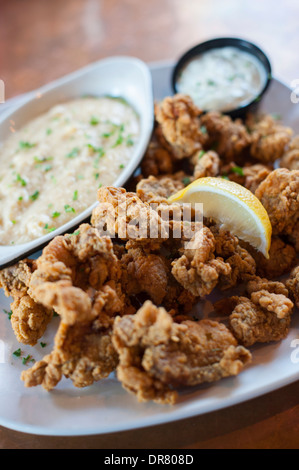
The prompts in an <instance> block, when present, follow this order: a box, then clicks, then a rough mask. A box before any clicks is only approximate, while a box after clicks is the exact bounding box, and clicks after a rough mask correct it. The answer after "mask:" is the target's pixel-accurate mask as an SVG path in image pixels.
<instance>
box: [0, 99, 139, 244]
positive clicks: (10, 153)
mask: <svg viewBox="0 0 299 470" xmlns="http://www.w3.org/2000/svg"><path fill="white" fill-rule="evenodd" d="M139 134H140V121H139V117H138V116H137V114H136V113H135V111H134V110H133V109H132V108H131V106H129V105H128V104H127V103H126V102H125V101H124V100H122V99H115V98H109V97H103V98H81V99H77V100H73V101H70V102H67V103H63V104H59V105H56V106H54V107H53V108H51V109H50V110H49V111H48V112H47V113H45V114H43V115H41V116H39V117H38V118H36V119H34V120H32V121H30V122H28V124H27V125H26V126H24V127H23V128H22V129H20V130H18V131H16V132H14V133H13V134H12V135H11V136H10V137H9V138H8V139H7V140H6V141H5V142H4V143H3V145H2V147H1V148H0V244H1V245H10V244H20V243H25V242H28V241H30V240H33V239H36V238H39V237H41V236H42V235H45V234H47V233H49V232H51V231H53V230H54V229H55V228H57V227H60V226H61V225H63V224H65V223H66V222H68V221H69V220H71V219H72V218H74V217H75V216H76V215H78V214H80V213H81V212H82V211H84V210H85V209H87V208H88V207H89V206H90V205H91V204H93V203H94V202H95V201H96V192H97V189H98V188H99V187H100V186H101V185H111V184H112V183H113V182H114V181H115V180H116V178H117V177H118V176H119V174H120V173H121V172H122V171H123V169H124V168H125V166H126V165H127V163H128V162H129V161H130V158H131V156H132V153H133V151H134V149H135V146H136V144H137V141H138V138H139Z"/></svg>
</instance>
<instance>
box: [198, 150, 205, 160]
mask: <svg viewBox="0 0 299 470" xmlns="http://www.w3.org/2000/svg"><path fill="white" fill-rule="evenodd" d="M205 153H206V152H205V151H204V150H201V151H200V152H199V154H198V160H199V159H200V158H202V157H203V156H204V154H205Z"/></svg>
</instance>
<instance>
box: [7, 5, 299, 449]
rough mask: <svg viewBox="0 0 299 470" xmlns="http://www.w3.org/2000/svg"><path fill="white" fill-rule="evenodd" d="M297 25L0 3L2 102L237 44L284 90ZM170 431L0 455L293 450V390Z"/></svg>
mask: <svg viewBox="0 0 299 470" xmlns="http://www.w3.org/2000/svg"><path fill="white" fill-rule="evenodd" d="M298 17H299V3H298V2H297V0H285V1H284V2H273V0H263V1H260V0H242V2H241V1H239V0H225V1H223V0H184V1H182V0H150V1H145V0H64V1H61V0H51V1H47V0H1V4H0V78H1V79H2V80H4V82H5V87H6V99H8V98H10V97H13V96H15V95H18V94H20V93H24V92H26V91H29V90H32V89H34V88H36V87H39V86H41V85H43V84H45V83H47V82H49V81H51V80H53V79H55V78H58V77H60V76H62V75H64V74H66V73H69V72H72V71H74V70H76V69H78V68H80V67H82V66H84V65H86V64H88V63H90V62H93V61H95V60H98V59H101V58H103V57H107V56H111V55H120V54H126V55H132V56H136V57H139V58H140V59H142V60H144V61H146V62H152V61H159V60H169V59H170V60H175V59H177V58H178V57H179V56H180V55H181V54H182V53H183V52H184V51H185V50H186V49H188V48H189V47H191V46H193V45H195V44H197V43H199V42H201V41H203V40H206V39H209V38H212V37H217V36H239V37H243V38H245V39H249V40H252V41H253V42H255V43H257V44H258V45H260V46H261V47H262V48H263V49H264V50H265V52H266V53H267V54H268V55H269V57H270V60H271V62H272V66H273V72H274V75H275V76H277V77H278V78H280V79H282V80H284V81H285V82H286V83H288V84H290V82H291V81H292V80H294V79H296V78H299V55H298V43H299V27H298V26H299V25H298ZM177 426H178V425H177V424H176V423H171V424H165V425H161V426H156V427H151V428H147V429H142V430H136V431H129V432H122V433H114V434H109V435H104V436H88V437H80V438H79V437H75V438H71V437H66V438H63V437H50V438H49V437H43V436H33V435H29V434H22V433H19V432H15V431H11V430H8V429H6V428H1V427H0V448H3V449H4V448H5V449H8V448H34V449H38V448H98V449H105V448H106V449H109V448H110V449H111V448H113V449H121V448H125V449H134V448H149V449H155V448H156V449H159V448H160V449H161V448H168V449H179V448H181V449H183V448H190V449H194V448H199V449H201V448H298V447H299V383H298V382H297V383H295V384H292V385H289V386H288V387H285V388H283V389H281V390H277V391H275V392H272V393H271V394H268V395H265V396H263V397H259V398H256V399H254V400H251V401H249V402H246V403H244V404H240V405H237V406H234V407H231V408H227V409H225V410H222V411H218V412H214V413H209V414H207V415H204V416H201V417H194V418H191V419H188V420H184V421H181V422H180V424H179V429H180V432H179V433H178V432H177V429H178V427H177Z"/></svg>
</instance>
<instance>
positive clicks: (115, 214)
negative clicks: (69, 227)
mask: <svg viewBox="0 0 299 470" xmlns="http://www.w3.org/2000/svg"><path fill="white" fill-rule="evenodd" d="M98 199H99V202H100V204H99V205H98V206H97V207H96V208H95V209H94V210H93V213H92V217H91V223H92V225H93V226H94V227H96V228H97V229H98V230H99V231H100V233H102V232H103V229H106V230H107V231H108V233H110V234H111V236H114V237H115V235H116V234H117V235H118V237H119V238H121V239H122V240H129V239H132V240H135V241H136V242H138V243H140V244H141V245H144V246H147V247H149V248H151V249H153V250H154V249H159V247H160V245H161V243H162V242H163V241H164V240H167V238H168V224H166V223H165V222H164V221H163V220H162V219H161V218H160V216H159V214H158V213H157V212H156V211H155V210H153V209H152V208H151V207H150V205H149V204H148V203H147V202H142V201H141V199H140V198H139V197H138V196H137V195H136V194H135V193H127V192H126V191H125V189H123V188H113V187H107V186H106V187H103V188H100V189H99V191H98Z"/></svg>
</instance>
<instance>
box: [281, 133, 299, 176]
mask: <svg viewBox="0 0 299 470" xmlns="http://www.w3.org/2000/svg"><path fill="white" fill-rule="evenodd" d="M279 166H280V167H281V168H288V169H289V170H299V135H296V137H294V138H293V139H292V140H291V142H290V144H289V147H288V150H287V151H286V152H285V154H284V155H283V156H282V158H281V160H280V165H279Z"/></svg>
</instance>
